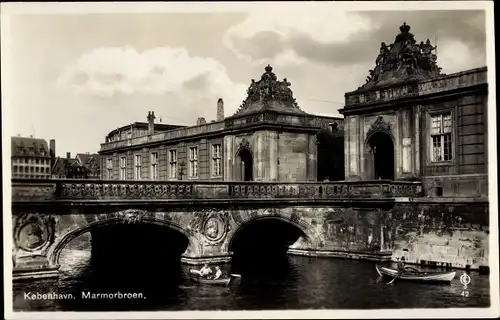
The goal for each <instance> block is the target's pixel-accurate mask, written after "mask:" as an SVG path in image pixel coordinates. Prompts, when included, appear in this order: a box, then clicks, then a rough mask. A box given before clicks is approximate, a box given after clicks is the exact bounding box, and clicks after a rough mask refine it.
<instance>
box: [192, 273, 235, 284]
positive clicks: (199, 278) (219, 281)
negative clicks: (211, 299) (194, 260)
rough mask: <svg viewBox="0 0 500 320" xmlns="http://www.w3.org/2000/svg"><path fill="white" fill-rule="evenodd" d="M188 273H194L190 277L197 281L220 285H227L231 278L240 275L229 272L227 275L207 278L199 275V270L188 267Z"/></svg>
mask: <svg viewBox="0 0 500 320" xmlns="http://www.w3.org/2000/svg"><path fill="white" fill-rule="evenodd" d="M189 273H190V274H192V275H195V277H193V278H192V279H193V280H194V281H196V282H198V283H201V284H207V285H222V286H228V285H229V284H231V282H232V281H233V279H235V278H238V277H240V275H237V274H230V275H229V277H223V278H219V279H207V278H204V277H202V276H201V275H200V271H199V270H196V269H189Z"/></svg>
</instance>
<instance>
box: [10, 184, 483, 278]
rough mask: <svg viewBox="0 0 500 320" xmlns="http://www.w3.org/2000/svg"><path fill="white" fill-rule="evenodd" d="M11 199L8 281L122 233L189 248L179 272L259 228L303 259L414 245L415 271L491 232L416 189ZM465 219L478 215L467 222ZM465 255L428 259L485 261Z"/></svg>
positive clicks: (85, 187) (176, 188)
mask: <svg viewBox="0 0 500 320" xmlns="http://www.w3.org/2000/svg"><path fill="white" fill-rule="evenodd" d="M12 192H13V195H12V219H13V221H12V222H13V248H12V250H13V263H14V271H13V276H14V280H20V279H32V278H42V277H55V276H57V275H58V269H59V256H60V253H61V250H62V249H63V248H64V247H65V245H66V244H68V243H69V242H70V241H71V240H72V239H74V238H75V237H77V236H79V235H81V234H83V233H86V232H91V234H92V232H93V231H95V230H97V229H98V228H100V227H104V226H110V225H119V224H152V225H160V226H164V227H166V228H170V230H175V231H176V232H178V233H179V234H181V235H182V236H183V237H184V238H185V239H186V242H187V248H186V250H185V251H184V253H182V256H181V261H182V262H183V263H186V264H202V263H205V262H220V263H225V262H229V261H230V260H231V256H232V254H233V253H232V252H231V244H232V241H233V239H234V238H235V236H236V235H237V234H238V233H239V232H240V231H241V230H243V229H244V228H245V227H246V226H248V225H251V224H252V223H253V222H255V221H257V220H259V221H271V220H274V221H281V222H282V223H284V224H288V225H291V226H294V227H295V228H296V229H297V230H298V231H299V233H300V237H298V240H297V241H296V242H295V243H293V244H292V245H291V246H290V247H289V249H288V253H289V254H296V255H307V256H325V257H344V258H355V259H370V260H377V261H382V260H388V259H391V257H392V256H393V255H394V254H400V251H401V250H402V249H403V248H407V247H408V246H413V249H415V248H416V249H418V250H413V251H412V252H416V253H415V254H416V255H415V256H411V257H409V259H410V261H411V260H412V259H413V260H414V262H421V261H422V259H423V258H426V259H427V260H429V259H431V258H430V257H433V255H432V246H433V244H432V243H431V244H429V241H428V240H429V239H435V238H436V237H437V238H438V239H440V240H439V241H441V240H442V239H444V238H446V239H447V241H448V243H450V242H449V241H450V239H451V241H459V240H458V239H459V238H460V241H462V242H463V236H464V232H465V233H467V232H469V231H470V232H472V233H470V232H469V233H470V234H469V238H471V237H472V238H473V239H471V240H470V241H473V242H474V243H477V241H486V240H487V237H484V236H483V235H482V234H483V233H484V232H483V233H481V232H482V231H480V230H482V228H483V226H485V225H486V226H487V225H488V221H487V217H488V215H487V205H485V204H484V203H470V204H468V207H467V209H466V210H465V211H464V209H463V208H464V206H454V205H453V204H451V203H450V204H448V205H446V206H443V205H442V203H441V204H439V205H436V204H433V203H429V202H428V201H427V202H426V200H425V199H426V198H425V190H424V189H423V186H422V184H421V183H420V182H409V181H385V180H376V181H349V182H346V181H343V182H301V183H286V182H227V181H174V182H172V181H106V180H28V179H17V180H16V179H13V180H12ZM471 208H472V209H471ZM474 208H475V209H474ZM443 210H445V211H446V212H447V214H446V215H444V214H443ZM471 210H472V211H474V210H476V211H480V212H481V213H482V214H475V215H472V216H471V215H469V214H468V213H469V212H470V211H471ZM466 211H467V212H466ZM471 217H473V218H471ZM485 219H486V220H485ZM483 220H484V221H483ZM464 225H465V226H466V228H465V229H464V228H463V227H464ZM459 229H460V230H462V231H457V230H459ZM443 237H444V238H443ZM409 239H413V240H409ZM419 239H420V240H419ZM478 239H479V240H478ZM485 239H486V240H485ZM466 240H467V239H466ZM426 241H427V242H426ZM441 242H443V241H441ZM92 245H93V246H94V245H99V244H98V242H94V241H92ZM461 248H463V245H461ZM471 248H472V247H471ZM471 248H469V249H470V250H472V251H470V250H469V251H464V252H463V253H462V256H460V254H459V255H458V258H457V254H456V252H451V253H450V256H443V255H442V254H441V256H440V257H438V258H436V259H435V260H437V261H438V262H439V261H440V263H443V264H445V263H446V264H447V265H448V264H449V265H453V266H459V267H460V266H462V267H464V266H466V265H468V266H469V267H470V266H472V267H478V266H481V265H484V264H487V257H488V255H487V252H486V253H485V252H484V249H478V248H481V247H480V246H476V249H473V248H472V249H471ZM473 250H476V251H477V250H483V251H482V254H481V253H477V252H475V251H474V252H473ZM478 256H481V257H482V258H481V259H477V257H478ZM451 257H453V258H451ZM471 257H474V259H475V260H471ZM485 259H486V260H485ZM452 260H453V261H452Z"/></svg>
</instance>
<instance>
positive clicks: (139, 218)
mask: <svg viewBox="0 0 500 320" xmlns="http://www.w3.org/2000/svg"><path fill="white" fill-rule="evenodd" d="M97 218H98V219H97V220H95V221H90V222H88V223H86V224H84V225H79V226H78V227H77V228H76V229H73V230H70V231H68V232H66V233H64V234H62V235H60V236H59V237H58V238H57V240H56V241H55V242H54V244H53V245H52V246H50V248H49V250H48V253H47V259H48V261H49V264H50V265H54V266H55V265H59V257H60V254H61V251H62V249H64V247H65V246H66V245H67V244H68V243H69V242H71V240H73V239H75V238H76V237H78V236H79V235H82V234H84V233H86V232H90V231H91V230H93V229H96V228H100V227H104V226H110V225H119V224H137V223H141V224H152V225H158V226H162V227H166V228H170V229H173V230H175V231H177V232H179V233H181V234H183V235H184V236H185V237H186V238H187V239H188V241H189V244H188V247H187V249H186V252H185V253H191V254H199V253H200V248H199V247H200V245H199V243H197V242H196V241H193V240H194V239H193V237H192V234H190V232H189V230H187V229H186V228H185V227H184V228H183V227H182V226H181V225H180V224H179V222H178V221H175V220H173V219H164V218H163V219H162V218H161V216H156V215H148V214H147V212H145V211H139V210H125V211H118V212H114V213H108V214H100V215H98V216H97ZM86 220H88V217H87V218H86ZM80 221H81V220H80Z"/></svg>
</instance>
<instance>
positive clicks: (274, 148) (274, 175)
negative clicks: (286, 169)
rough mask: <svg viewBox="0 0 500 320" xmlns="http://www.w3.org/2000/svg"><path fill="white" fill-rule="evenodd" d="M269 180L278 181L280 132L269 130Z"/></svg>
mask: <svg viewBox="0 0 500 320" xmlns="http://www.w3.org/2000/svg"><path fill="white" fill-rule="evenodd" d="M269 180H270V181H278V133H277V132H276V131H270V132H269Z"/></svg>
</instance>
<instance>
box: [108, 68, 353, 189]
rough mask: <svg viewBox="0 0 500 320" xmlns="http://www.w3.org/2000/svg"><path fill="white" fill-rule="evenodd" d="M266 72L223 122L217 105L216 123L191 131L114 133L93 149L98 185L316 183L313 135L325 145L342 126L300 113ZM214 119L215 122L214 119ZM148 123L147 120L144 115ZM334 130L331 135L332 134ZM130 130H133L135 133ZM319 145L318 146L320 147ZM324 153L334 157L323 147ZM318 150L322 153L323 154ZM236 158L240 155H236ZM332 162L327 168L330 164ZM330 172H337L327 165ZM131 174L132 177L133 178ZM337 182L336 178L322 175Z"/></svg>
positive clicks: (337, 150)
mask: <svg viewBox="0 0 500 320" xmlns="http://www.w3.org/2000/svg"><path fill="white" fill-rule="evenodd" d="M272 70H273V69H272V67H270V66H268V67H266V68H265V73H264V74H263V75H262V76H261V79H260V80H259V81H255V80H252V83H251V85H250V87H249V88H248V90H247V93H248V97H247V98H246V99H245V101H243V103H242V105H241V107H240V109H238V111H237V112H236V113H235V114H234V115H233V116H231V117H227V118H223V117H222V114H223V111H224V107H223V101H222V99H219V100H218V102H217V119H218V120H217V121H213V122H211V123H206V121H205V120H204V119H203V121H198V124H197V126H194V127H178V128H163V127H162V131H160V132H158V131H156V127H155V124H154V123H153V124H151V123H150V125H149V128H153V129H151V130H149V131H148V132H147V134H146V133H145V132H146V131H145V129H143V131H144V132H142V131H141V132H142V134H134V133H133V132H134V131H133V130H134V128H135V127H137V126H135V127H134V126H132V125H131V127H130V130H131V131H130V134H128V135H123V132H127V129H126V128H125V127H124V129H123V130H118V131H119V132H120V133H121V135H119V136H117V134H118V133H117V132H118V131H117V130H114V131H113V132H112V133H110V135H109V136H108V138H107V139H106V143H104V144H102V145H101V151H100V154H101V159H102V168H103V169H102V178H103V179H106V180H117V179H120V180H139V179H146V180H216V181H221V180H225V181H240V180H246V181H290V182H293V181H318V180H319V179H321V180H324V179H325V177H318V174H317V165H318V161H320V162H321V161H323V162H325V161H327V162H331V161H336V159H339V158H341V157H334V158H332V157H329V156H328V155H327V156H324V157H320V158H319V159H318V145H319V144H320V142H319V141H318V138H317V136H318V134H319V133H320V132H322V131H327V132H330V133H331V135H332V137H331V138H330V139H338V137H342V136H343V119H341V118H333V117H322V116H314V115H310V114H307V113H306V112H304V111H302V110H301V109H300V108H299V106H298V105H297V103H296V102H295V98H294V97H293V93H292V91H291V90H290V88H289V87H290V82H288V81H287V80H286V79H284V80H283V81H279V80H277V77H276V75H275V74H274V73H273V71H272ZM221 118H222V119H221ZM148 121H149V122H154V113H153V114H152V113H151V112H150V113H149V115H148ZM333 128H335V130H333ZM137 130H138V129H137ZM122 131H123V132H122ZM322 143H323V144H324V145H326V144H327V143H326V142H322ZM328 146H329V147H330V149H329V150H327V154H328V153H334V154H339V155H340V154H342V152H343V148H342V147H341V146H340V147H339V146H338V145H337V144H333V143H330V144H328ZM325 148H326V147H325V146H323V149H325ZM240 152H242V153H240ZM332 159H333V160H332ZM328 165H330V166H331V167H334V168H336V169H335V170H337V171H343V170H342V169H341V165H339V164H334V163H329V164H325V165H324V166H328ZM137 171H139V172H140V174H139V173H138V172H137ZM328 178H329V179H332V178H336V179H339V180H340V179H342V178H343V172H342V173H333V174H329V175H328Z"/></svg>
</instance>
